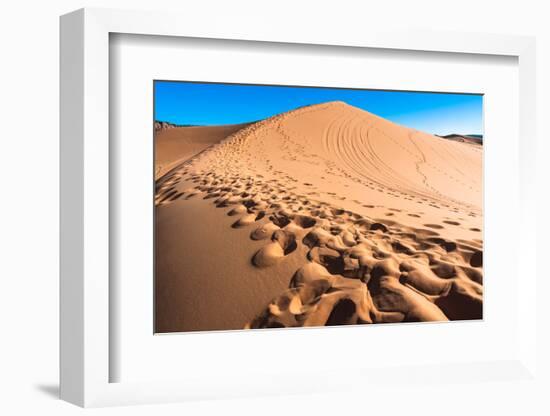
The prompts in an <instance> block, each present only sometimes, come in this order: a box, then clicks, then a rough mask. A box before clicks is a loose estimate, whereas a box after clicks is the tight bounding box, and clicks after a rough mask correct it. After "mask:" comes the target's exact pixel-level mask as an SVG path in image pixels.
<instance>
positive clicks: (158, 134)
mask: <svg viewBox="0 0 550 416" xmlns="http://www.w3.org/2000/svg"><path fill="white" fill-rule="evenodd" d="M247 125H248V124H229V125H225V126H212V127H199V126H192V127H179V126H174V125H170V124H167V123H162V124H161V123H156V126H155V179H158V178H160V177H161V176H162V175H164V174H165V173H166V172H167V171H168V170H170V169H171V168H172V167H174V164H177V163H181V160H186V159H189V158H191V157H193V156H195V155H196V154H198V153H200V152H201V151H203V150H204V149H206V148H208V147H210V146H211V145H213V144H216V143H218V142H219V141H220V140H222V139H224V138H225V137H227V136H229V135H230V134H233V133H234V132H236V131H238V130H240V129H242V128H243V127H245V126H247Z"/></svg>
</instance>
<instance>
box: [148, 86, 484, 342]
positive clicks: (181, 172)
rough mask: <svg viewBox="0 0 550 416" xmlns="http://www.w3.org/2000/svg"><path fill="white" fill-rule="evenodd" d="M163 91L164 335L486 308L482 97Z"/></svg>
mask: <svg viewBox="0 0 550 416" xmlns="http://www.w3.org/2000/svg"><path fill="white" fill-rule="evenodd" d="M154 98H155V144H154V145H155V176H156V177H155V180H156V188H155V206H156V208H155V217H156V219H155V259H154V261H155V332H162V333H164V332H185V331H206V330H231V329H243V328H250V329H254V328H286V327H309V326H325V325H352V324H372V323H396V322H419V321H447V320H449V319H453V320H469V319H482V317H483V313H482V310H483V272H482V265H483V261H482V258H483V239H482V223H483V221H482V218H483V215H482V159H483V144H482V143H483V134H482V125H483V123H482V118H483V117H482V101H483V97H482V95H476V94H457V93H453V94H446V93H441V92H437V93H430V92H404V91H383V90H361V89H341V88H326V87H323V88H319V87H304V86H300V87H294V86H273V85H244V84H224V83H201V82H172V81H159V80H157V81H155V82H154ZM383 116H385V117H383ZM398 123H400V124H398ZM426 132H430V133H431V134H427V133H426ZM436 134H438V135H437V136H436Z"/></svg>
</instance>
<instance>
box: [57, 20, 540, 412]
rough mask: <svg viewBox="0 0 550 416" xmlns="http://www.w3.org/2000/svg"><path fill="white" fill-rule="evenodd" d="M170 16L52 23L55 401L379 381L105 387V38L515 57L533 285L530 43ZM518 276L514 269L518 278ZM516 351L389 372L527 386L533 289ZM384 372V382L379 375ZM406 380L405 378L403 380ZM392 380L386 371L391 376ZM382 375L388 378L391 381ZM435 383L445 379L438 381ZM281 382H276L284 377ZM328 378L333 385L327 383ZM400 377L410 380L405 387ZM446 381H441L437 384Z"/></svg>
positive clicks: (313, 378) (155, 398)
mask: <svg viewBox="0 0 550 416" xmlns="http://www.w3.org/2000/svg"><path fill="white" fill-rule="evenodd" d="M182 21H183V18H182V16H178V15H177V14H173V13H161V12H154V13H153V12H138V11H120V10H107V9H82V10H78V11H75V12H73V13H70V14H68V15H65V16H63V17H62V18H61V236H60V238H61V281H60V286H61V307H60V320H61V322H60V325H61V339H60V350H61V351H60V359H61V369H60V374H61V377H60V378H61V386H60V387H61V388H60V394H61V398H62V399H64V400H67V401H69V402H71V403H74V404H77V405H80V406H85V407H88V406H108V405H120V404H138V403H158V402H169V401H185V400H193V399H205V398H223V397H226V398H229V397H242V396H254V395H262V394H274V393H275V394H285V393H292V394H296V393H300V392H303V393H307V392H321V391H335V390H336V391H337V390H339V389H347V388H349V387H350V386H351V385H352V384H353V383H351V382H349V383H347V382H346V383H344V382H341V381H338V380H345V379H350V378H351V379H353V378H359V377H361V379H362V380H363V381H365V382H367V380H369V379H370V380H375V379H381V378H384V377H387V374H388V371H386V370H387V369H379V370H373V369H372V368H371V369H370V370H369V372H368V374H364V372H363V373H362V368H361V367H358V368H357V369H352V370H351V369H349V368H341V369H331V370H330V371H329V373H330V374H329V375H330V377H322V376H321V374H319V375H316V374H310V375H308V377H309V379H308V380H309V382H308V383H297V382H296V383H294V382H292V380H290V381H289V380H288V377H287V376H286V375H285V374H276V373H273V374H270V376H269V378H260V377H258V378H249V379H243V378H242V377H238V376H237V375H235V374H223V373H221V374H219V377H217V378H216V379H215V380H213V379H212V378H208V377H206V376H205V377H203V378H200V377H199V378H197V377H192V378H187V379H186V378H185V377H183V378H182V380H178V381H155V382H153V381H150V382H139V383H138V382H129V383H127V382H110V381H111V377H110V372H109V368H110V365H111V363H112V361H113V360H115V359H117V357H116V356H113V353H112V351H111V350H110V348H109V345H110V343H109V337H110V326H109V325H110V307H112V305H111V304H110V303H111V302H112V298H110V296H109V292H110V290H112V288H111V287H110V283H109V275H110V260H109V238H110V237H109V235H110V234H109V227H110V220H111V218H110V207H109V184H110V173H109V172H110V168H111V169H112V168H113V167H112V166H111V163H112V160H110V157H109V135H110V132H109V117H110V113H109V94H110V89H109V88H110V86H109V36H110V34H134V35H148V36H170V37H186V38H203V39H225V40H240V41H243V40H244V41H250V42H259V41H260V42H277V43H281V44H305V45H332V46H334V47H343V48H344V47H356V48H375V49H386V50H411V51H431V52H439V53H454V54H483V55H504V56H511V57H516V58H517V59H518V65H519V81H518V82H519V114H518V117H519V137H520V144H521V146H520V149H519V157H518V160H519V164H520V175H521V176H520V178H518V182H519V184H520V191H519V195H520V201H518V204H519V210H520V212H521V213H523V214H524V215H521V216H520V219H519V221H520V223H521V224H520V226H519V231H518V238H519V242H520V244H519V245H518V247H517V256H518V262H519V263H520V264H522V271H523V275H522V280H525V281H529V282H528V284H527V283H526V285H525V286H526V287H530V288H534V287H536V280H537V279H538V278H539V276H538V275H537V270H536V269H535V266H534V265H535V261H533V258H534V256H535V253H536V247H535V246H534V243H533V242H534V241H536V236H535V233H536V223H535V217H534V215H532V213H534V212H535V209H534V206H535V204H536V198H535V191H534V189H533V188H532V183H531V181H530V179H529V178H530V177H532V175H533V174H534V172H535V163H534V162H535V145H534V144H535V139H536V136H535V134H536V132H535V126H536V123H535V121H536V120H535V115H536V111H535V91H536V83H535V82H536V78H535V41H534V39H533V38H530V37H519V36H506V35H488V34H471V33H470V34H469V33H433V32H430V31H424V32H422V31H415V32H411V31H406V32H405V31H403V32H398V31H393V30H392V31H390V30H386V31H384V30H383V29H378V28H376V29H375V28H354V27H349V28H346V30H341V28H340V29H339V30H338V31H337V32H336V31H334V32H331V31H329V30H327V29H326V28H324V27H315V26H314V25H311V27H308V30H307V32H306V31H302V30H300V29H299V28H292V27H289V28H285V30H284V31H281V30H280V26H278V25H276V24H273V25H271V24H269V23H266V22H263V23H262V25H254V24H251V25H250V27H243V26H239V30H236V28H235V26H233V25H232V24H231V22H225V23H224V21H223V20H220V21H218V22H217V24H216V25H215V26H212V27H206V26H204V25H203V24H202V23H201V22H199V21H194V20H193V19H185V24H182V23H181V22H182ZM517 273H519V271H517ZM515 316H516V317H517V319H518V322H521V326H519V328H518V331H519V333H518V345H517V346H516V348H515V349H514V351H515V354H514V355H513V356H510V357H508V358H507V359H505V360H502V359H499V360H495V361H481V362H471V363H455V362H453V361H449V362H441V363H440V364H439V365H436V366H434V365H422V364H421V363H419V365H418V366H417V367H415V368H414V369H411V368H408V369H401V370H400V369H399V368H397V369H395V368H393V369H391V370H390V373H391V374H394V375H395V374H399V375H400V377H402V378H403V379H404V380H405V383H418V382H433V380H439V377H440V374H441V373H443V372H448V374H451V375H452V377H453V378H454V379H456V380H460V381H461V382H472V383H479V382H481V381H483V380H497V381H498V380H512V381H515V380H517V381H518V382H521V381H525V380H531V382H534V383H537V382H538V381H537V371H536V370H537V363H536V348H537V338H536V331H537V326H536V325H537V323H536V320H534V319H533V317H534V316H536V302H535V298H534V294H533V292H531V291H527V290H525V289H524V290H518V292H517V313H516V315H515ZM384 374H386V376H384ZM407 374H408V376H407ZM390 378H391V376H390ZM390 378H388V380H389V379H390ZM443 379H445V377H443ZM283 380H284V383H283V382H282V381H283ZM326 380H336V381H332V382H327V381H326ZM407 380H408V381H407ZM447 381H449V380H447Z"/></svg>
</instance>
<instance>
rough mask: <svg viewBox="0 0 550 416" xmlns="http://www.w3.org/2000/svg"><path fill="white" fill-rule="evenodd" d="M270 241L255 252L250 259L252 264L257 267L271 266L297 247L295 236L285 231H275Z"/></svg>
mask: <svg viewBox="0 0 550 416" xmlns="http://www.w3.org/2000/svg"><path fill="white" fill-rule="evenodd" d="M271 240H272V241H271V243H269V244H267V245H266V246H264V247H262V248H261V249H260V250H258V251H257V252H256V254H255V255H254V257H253V258H252V264H254V265H255V266H257V267H268V266H272V265H273V264H275V263H277V262H278V261H279V260H280V259H282V258H283V257H284V256H287V255H288V254H290V253H292V252H293V251H294V250H296V248H297V247H298V246H297V244H296V236H295V235H294V234H293V233H291V232H289V231H286V230H277V231H275V232H274V233H273V236H272V237H271Z"/></svg>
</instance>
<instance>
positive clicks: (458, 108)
mask: <svg viewBox="0 0 550 416" xmlns="http://www.w3.org/2000/svg"><path fill="white" fill-rule="evenodd" d="M327 101H344V102H346V103H348V104H350V105H353V106H355V107H359V108H362V109H364V110H367V111H369V112H371V113H374V114H376V115H378V116H381V117H384V118H387V119H389V120H391V121H393V122H395V123H398V124H402V125H405V126H407V127H411V128H414V129H417V130H422V131H425V132H428V133H432V134H440V135H444V134H450V133H458V134H483V110H482V101H483V98H482V96H481V95H471V94H443V93H429V92H404V91H380V90H352V89H340V88H317V87H284V86H263V85H242V84H221V83H193V82H171V81H155V119H156V120H161V121H168V122H171V123H174V124H192V125H220V124H236V123H243V122H248V121H256V120H261V119H264V118H266V117H270V116H272V115H274V114H279V113H282V112H285V111H289V110H292V109H294V108H296V107H300V106H304V105H310V104H318V103H323V102H327Z"/></svg>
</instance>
